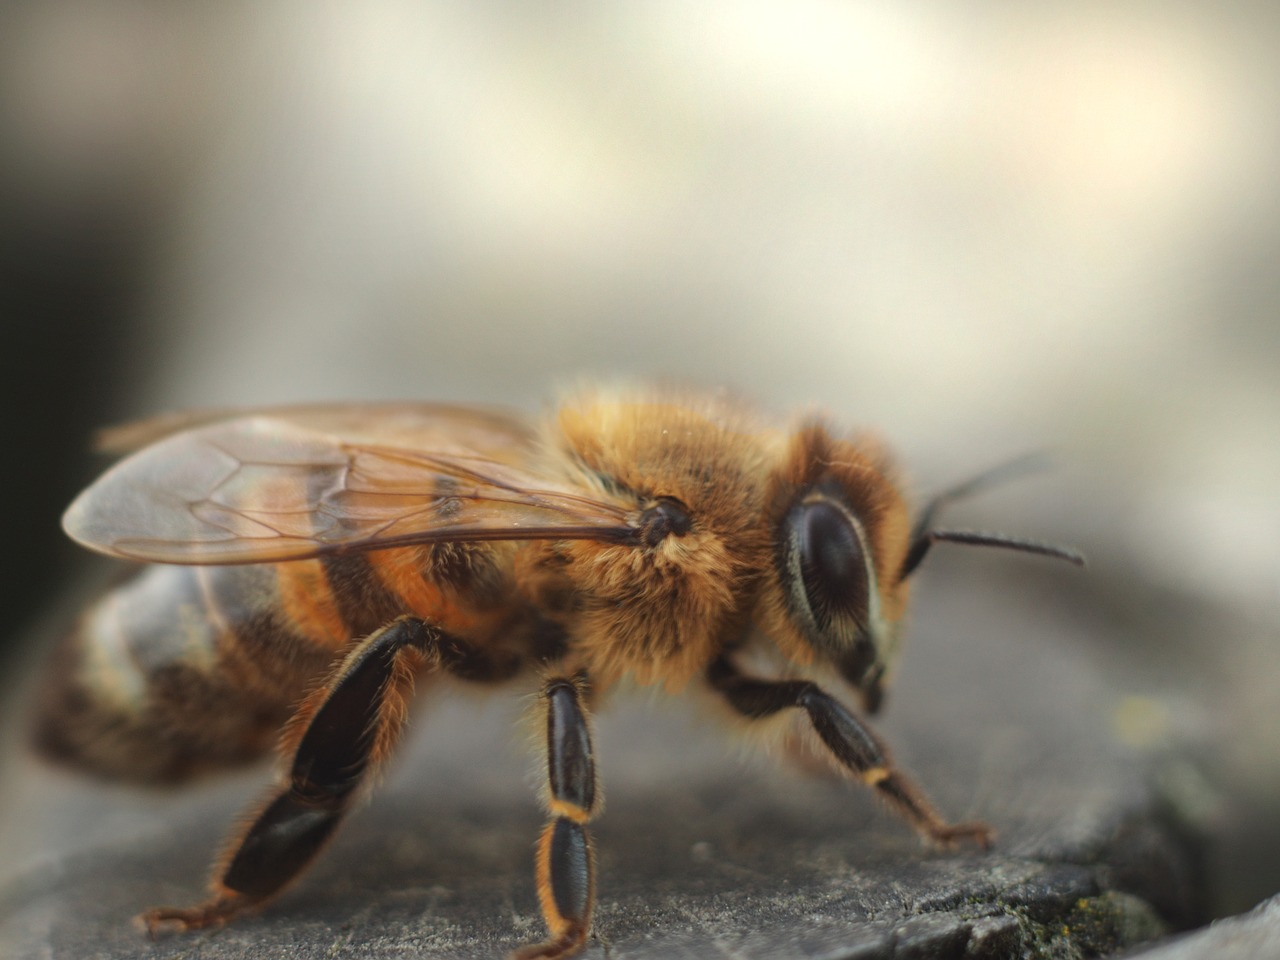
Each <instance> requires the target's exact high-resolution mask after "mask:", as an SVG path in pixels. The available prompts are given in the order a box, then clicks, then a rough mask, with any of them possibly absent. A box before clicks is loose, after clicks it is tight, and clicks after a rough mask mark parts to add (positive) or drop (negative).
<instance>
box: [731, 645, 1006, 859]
mask: <svg viewBox="0 0 1280 960" xmlns="http://www.w3.org/2000/svg"><path fill="white" fill-rule="evenodd" d="M707 681H708V682H709V683H710V684H711V687H712V688H713V689H715V690H716V691H717V692H719V693H720V694H721V695H722V696H723V697H724V698H725V700H726V701H727V702H728V703H729V705H730V706H731V707H733V709H734V710H736V711H737V712H738V713H740V714H742V715H743V716H744V717H747V718H748V719H753V720H754V719H763V718H765V717H769V716H772V715H773V714H775V713H777V712H779V711H780V710H785V709H788V708H792V707H795V708H799V709H802V710H804V711H805V712H806V713H807V714H808V716H809V722H810V723H811V724H812V725H813V729H814V732H815V733H817V735H818V738H819V739H820V740H821V741H822V743H823V744H824V745H825V746H826V748H827V750H829V751H830V752H831V754H832V756H833V757H834V758H835V759H836V761H837V762H838V763H839V764H840V766H841V767H842V768H843V769H844V770H845V772H847V773H849V774H852V775H854V776H856V777H857V778H858V779H860V780H861V781H862V782H863V783H865V784H867V786H869V787H872V788H873V789H875V790H876V791H877V792H878V793H879V794H880V796H881V797H883V798H884V800H886V801H887V802H888V804H889V805H890V806H891V807H892V808H893V809H894V810H895V811H896V812H897V813H898V814H899V815H900V816H901V817H902V818H903V819H904V820H906V821H907V822H908V823H909V824H911V826H912V827H914V828H915V830H916V832H917V833H919V834H920V835H921V836H922V837H924V838H926V839H928V840H930V841H932V842H933V843H936V844H939V845H942V846H950V845H952V844H954V843H956V842H957V841H960V840H968V841H972V842H973V843H976V844H977V845H978V846H980V847H982V848H983V849H986V848H987V847H989V846H991V842H992V840H993V839H994V838H995V831H994V830H993V829H992V828H991V827H990V826H989V825H988V824H986V823H982V822H978V821H975V822H972V823H954V824H953V823H948V822H947V821H946V820H944V819H943V818H942V816H941V814H939V813H938V812H937V810H935V809H934V807H933V805H932V804H931V803H930V802H929V800H928V799H927V798H926V797H925V795H924V792H923V791H922V790H921V789H920V788H919V787H918V786H917V785H916V784H915V783H914V782H913V781H912V780H911V778H910V777H908V776H907V775H906V774H905V773H903V772H902V771H901V770H898V769H897V768H895V767H894V765H893V761H892V760H891V759H890V758H889V751H888V749H887V748H886V747H885V746H884V744H883V743H881V742H880V739H879V738H878V737H877V736H876V735H875V734H874V733H872V732H871V730H870V729H869V728H868V727H867V726H866V724H864V723H863V722H862V721H861V720H859V719H858V717H857V716H855V715H854V714H853V713H852V712H850V711H849V710H848V708H846V707H845V706H844V705H843V704H841V703H840V701H838V700H836V699H835V698H834V697H832V696H831V695H830V694H828V693H825V692H824V691H823V690H822V689H821V688H820V687H819V686H818V685H817V684H815V683H812V682H810V681H808V680H761V679H758V678H755V677H749V676H746V675H745V674H743V673H740V672H739V671H738V669H737V667H735V666H734V665H733V664H732V663H730V662H729V660H727V659H725V658H723V657H722V658H721V659H719V660H717V661H716V662H715V663H713V664H712V665H711V667H710V668H708V670H707Z"/></svg>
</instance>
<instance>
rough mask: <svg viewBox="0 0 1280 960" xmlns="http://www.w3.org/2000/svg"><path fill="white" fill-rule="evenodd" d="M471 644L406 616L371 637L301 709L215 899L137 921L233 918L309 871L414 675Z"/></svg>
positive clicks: (393, 735) (400, 717)
mask: <svg viewBox="0 0 1280 960" xmlns="http://www.w3.org/2000/svg"><path fill="white" fill-rule="evenodd" d="M463 646H465V644H464V642H463V641H460V640H458V639H457V638H455V637H451V636H448V635H446V634H443V633H441V632H440V631H439V630H437V629H436V628H434V627H432V626H430V625H429V624H427V623H425V622H423V621H422V620H418V619H415V618H411V617H402V618H400V619H398V620H395V621H393V622H392V623H390V624H388V625H387V626H386V627H383V628H382V629H381V630H378V631H376V632H374V633H372V634H370V635H369V636H368V637H367V638H366V639H364V640H363V641H361V642H360V643H359V644H358V645H356V647H355V648H354V649H352V651H351V652H350V653H349V654H348V655H347V656H346V657H344V658H343V659H342V661H341V662H340V663H339V664H338V666H337V667H336V668H335V669H334V671H333V672H332V674H331V675H330V677H329V679H328V680H327V681H326V682H325V683H324V684H323V685H321V686H320V687H319V688H317V689H316V690H315V691H314V692H313V693H312V694H311V695H310V696H308V697H307V698H306V699H305V700H304V701H303V702H302V704H301V706H299V708H298V710H297V712H296V713H295V715H294V718H293V719H292V720H291V721H290V724H289V726H288V728H287V729H286V733H285V735H284V737H283V738H282V742H281V750H282V753H284V754H285V755H286V756H290V761H289V767H288V770H289V773H288V782H287V784H285V785H284V786H283V787H282V788H281V789H279V790H278V791H276V792H275V793H273V794H272V795H271V796H270V797H269V798H268V800H267V802H266V803H265V805H263V806H262V807H260V808H258V810H257V812H256V813H254V814H253V815H252V816H251V817H250V818H249V819H248V821H247V826H246V827H245V828H244V829H242V830H240V831H238V832H237V833H235V834H233V835H232V837H231V839H230V841H229V842H228V844H227V846H226V854H225V855H224V857H223V858H221V859H220V860H219V862H218V863H219V866H218V868H217V869H216V871H215V878H214V880H213V881H212V883H211V884H210V887H211V893H212V898H211V899H210V900H209V901H208V902H206V903H204V904H202V905H200V906H196V907H192V908H188V909H178V908H168V907H162V908H158V909H155V910H150V911H148V912H147V913H145V914H143V915H142V916H141V917H140V918H139V919H140V920H141V921H142V922H143V923H144V924H145V925H146V926H147V928H148V929H149V930H151V931H153V932H154V931H156V930H157V929H160V928H163V927H176V928H178V929H193V928H199V927H205V926H211V925H217V924H221V923H225V922H227V921H228V920H230V919H231V918H232V917H233V916H234V915H236V914H237V913H241V912H245V911H252V910H254V909H256V908H257V907H259V906H261V905H262V904H264V903H265V902H266V901H268V900H270V899H271V898H272V897H274V896H275V895H276V894H277V893H279V891H280V890H281V889H283V888H284V887H285V886H286V885H287V884H288V883H289V882H290V881H292V880H293V879H294V878H295V877H297V876H298V875H299V874H301V873H302V872H303V870H304V869H306V867H307V866H308V865H309V864H310V863H311V861H312V860H313V859H314V858H315V856H316V855H317V854H318V853H319V852H320V850H321V849H323V847H324V846H325V844H326V843H327V842H328V840H329V839H330V838H331V837H332V835H333V833H334V832H335V830H336V829H337V827H338V825H339V823H340V822H341V821H342V818H343V817H344V816H346V814H347V812H348V811H349V810H350V808H351V805H352V800H353V798H354V796H355V795H356V793H357V791H358V789H359V788H360V787H361V785H362V784H364V783H365V782H366V781H367V780H368V777H369V773H370V772H371V771H372V770H373V769H374V768H376V767H377V766H378V764H380V763H381V762H382V761H383V760H384V759H385V758H386V756H387V755H388V754H389V753H390V752H391V750H392V748H393V747H394V745H395V743H396V740H397V738H398V736H399V734H400V731H401V728H402V727H403V725H404V719H405V713H406V704H407V701H408V698H409V696H410V695H411V693H412V691H413V680H414V675H415V674H416V673H417V672H419V671H420V670H422V669H424V668H426V667H429V666H435V667H439V668H443V669H450V668H451V667H452V666H454V662H455V661H456V660H457V659H458V656H457V655H458V652H459V650H460V649H461V648H462V647H463Z"/></svg>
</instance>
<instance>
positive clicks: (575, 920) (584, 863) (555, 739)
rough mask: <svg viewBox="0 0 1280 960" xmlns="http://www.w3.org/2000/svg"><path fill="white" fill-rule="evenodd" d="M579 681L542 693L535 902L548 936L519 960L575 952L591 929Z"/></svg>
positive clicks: (592, 794)
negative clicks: (543, 743) (543, 744)
mask: <svg viewBox="0 0 1280 960" xmlns="http://www.w3.org/2000/svg"><path fill="white" fill-rule="evenodd" d="M584 682H585V681H584V680H583V679H582V678H580V677H579V678H575V679H567V678H564V677H557V678H554V679H552V680H549V681H547V683H546V684H545V685H544V687H543V689H542V697H543V701H544V702H545V704H546V710H547V780H548V793H547V804H546V805H547V812H548V813H549V814H550V815H551V819H550V820H549V821H548V823H547V825H546V827H545V828H544V829H543V831H542V835H541V836H540V837H539V838H538V854H537V883H538V902H539V905H540V906H541V907H542V916H543V918H544V919H545V920H546V922H547V928H548V930H549V931H550V934H551V937H550V939H548V940H547V941H546V942H545V943H538V944H531V945H530V946H527V947H524V948H522V949H520V950H517V951H516V953H515V955H514V956H515V957H516V958H518V960H533V958H535V957H540V958H547V960H555V958H559V957H567V956H569V955H571V954H574V953H577V952H578V950H580V949H581V948H582V945H583V943H584V942H586V939H587V934H588V933H589V932H590V930H591V909H592V906H593V905H594V901H595V851H594V849H593V847H592V843H591V835H590V834H589V833H588V832H587V827H586V824H587V822H588V821H589V820H590V819H591V818H592V817H593V816H594V815H595V813H596V812H598V809H599V796H598V794H599V791H598V789H597V784H596V769H595V757H594V754H593V750H592V746H591V729H590V727H589V726H588V724H587V715H586V711H585V710H584V708H583V704H582V700H583V696H584V693H585V691H584V690H583V684H584Z"/></svg>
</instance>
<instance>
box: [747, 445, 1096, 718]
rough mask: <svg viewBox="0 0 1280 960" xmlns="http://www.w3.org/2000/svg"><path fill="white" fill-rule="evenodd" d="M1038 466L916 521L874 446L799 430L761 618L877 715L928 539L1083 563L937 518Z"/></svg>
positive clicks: (1003, 470) (953, 495)
mask: <svg viewBox="0 0 1280 960" xmlns="http://www.w3.org/2000/svg"><path fill="white" fill-rule="evenodd" d="M1035 462H1036V459H1034V458H1024V459H1022V460H1017V461H1014V462H1012V463H1009V464H1006V465H1004V466H1001V467H998V468H997V469H995V470H992V471H989V472H987V473H985V474H981V475H980V476H978V477H975V478H974V479H972V480H969V481H967V482H965V483H963V484H960V485H959V486H956V487H954V488H952V489H950V490H947V491H944V492H943V493H941V494H939V495H938V496H936V497H935V498H934V499H933V500H931V501H930V502H929V503H928V504H926V505H925V508H924V509H923V511H921V513H920V515H919V517H917V518H916V520H915V522H914V523H912V522H911V521H910V519H909V515H908V511H907V507H906V504H905V503H904V501H903V499H902V496H901V495H900V494H899V492H898V483H897V481H896V479H895V478H894V476H893V474H892V472H891V470H890V469H889V467H888V461H887V458H886V457H885V455H884V454H883V452H882V451H881V449H880V447H879V445H878V444H875V443H868V442H865V441H862V442H858V443H853V442H851V441H847V440H840V439H836V438H833V437H832V436H831V435H830V434H828V433H827V432H826V430H825V429H824V428H822V427H821V426H810V427H808V428H806V429H805V430H802V431H800V432H799V433H798V434H797V435H796V438H795V440H794V441H793V446H792V449H791V451H790V456H789V459H788V463H787V468H786V471H785V472H784V474H783V475H782V477H781V479H780V482H779V483H778V485H777V488H776V490H775V492H774V496H773V501H772V502H773V504H774V510H773V516H774V517H775V518H776V519H775V534H774V567H775V573H776V577H774V578H773V582H772V585H771V586H770V585H769V584H768V583H767V584H766V589H765V591H764V596H763V602H762V608H763V611H764V612H763V614H762V615H758V616H757V621H758V622H760V623H761V625H762V626H763V627H764V628H765V631H766V632H767V633H769V634H770V635H771V636H772V637H774V639H775V641H776V642H777V643H778V645H779V647H780V648H781V649H782V651H783V652H784V653H785V654H787V655H788V656H790V657H791V659H792V660H795V661H797V662H800V663H806V662H809V661H811V660H813V659H815V658H816V659H820V660H823V661H826V662H827V663H829V664H831V665H832V666H834V667H835V669H836V670H837V671H838V672H839V673H840V675H841V676H842V677H843V678H844V679H845V680H847V681H848V682H849V683H850V684H852V685H853V686H854V687H855V688H856V689H857V690H858V692H859V693H860V694H861V696H862V700H863V705H864V706H865V707H866V709H867V711H868V712H871V713H874V712H875V711H876V710H877V709H879V707H880V703H881V700H882V699H883V696H884V689H885V684H886V679H887V676H888V675H889V674H890V673H891V672H892V669H893V667H894V665H895V662H896V660H897V655H898V647H899V635H900V630H901V623H902V619H903V612H904V610H905V607H906V603H907V592H908V587H907V580H908V578H909V577H910V576H911V574H912V573H913V572H914V571H915V570H916V568H917V567H918V566H919V565H920V562H921V561H922V560H923V559H924V557H925V554H926V553H927V552H928V551H929V548H930V546H931V545H932V544H934V543H938V542H950V543H961V544H969V545H975V546H988V547H1002V548H1004V549H1009V550H1016V551H1019V552H1022V553H1033V554H1039V555H1041V556H1047V557H1053V558H1056V559H1059V560H1066V561H1068V562H1069V563H1074V564H1077V565H1082V564H1083V563H1084V558H1083V557H1082V556H1081V555H1080V554H1079V553H1078V552H1077V551H1075V550H1072V549H1070V548H1068V547H1060V546H1055V545H1054V544H1049V543H1042V542H1040V541H1037V540H1027V539H1023V538H1021V537H1012V536H1008V535H1006V534H1000V533H981V532H974V531H965V530H940V529H937V528H935V527H934V526H933V520H934V518H935V516H936V514H937V513H938V511H939V510H940V509H941V507H942V506H944V505H945V504H947V503H949V502H950V501H952V500H955V499H958V498H960V497H963V496H967V495H969V494H971V493H973V492H975V491H977V490H980V489H983V488H985V487H986V486H988V485H989V484H991V483H993V482H995V481H996V480H999V479H1003V478H1004V477H1006V476H1007V475H1009V474H1011V473H1014V472H1020V471H1022V470H1025V469H1026V468H1027V467H1028V466H1029V465H1033V464H1034V463H1035Z"/></svg>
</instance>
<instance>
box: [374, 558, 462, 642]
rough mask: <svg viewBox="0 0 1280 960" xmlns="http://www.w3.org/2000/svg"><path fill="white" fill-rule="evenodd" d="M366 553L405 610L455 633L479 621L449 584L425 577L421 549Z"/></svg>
mask: <svg viewBox="0 0 1280 960" xmlns="http://www.w3.org/2000/svg"><path fill="white" fill-rule="evenodd" d="M367 557H368V559H369V564H370V566H371V567H372V568H373V570H374V572H375V573H376V574H377V576H378V579H379V580H380V581H381V582H382V584H383V586H384V587H386V588H387V589H388V590H390V591H391V592H393V593H394V594H395V595H396V596H397V597H399V598H400V600H401V601H402V602H403V604H404V606H405V608H406V612H408V613H412V614H414V615H415V616H418V617H422V618H423V619H424V620H428V621H430V622H432V623H434V624H437V625H438V626H440V627H442V628H444V629H445V630H448V631H450V632H455V633H462V634H467V633H471V632H472V631H473V630H474V629H475V628H476V626H477V625H478V623H479V621H478V619H477V617H476V616H475V613H474V612H473V611H472V610H471V609H470V607H468V606H464V605H463V604H462V603H461V602H459V598H458V594H457V591H456V590H455V589H454V588H453V587H452V586H442V585H441V584H439V583H434V582H432V581H431V580H428V579H427V577H426V576H425V574H424V569H425V563H424V558H423V553H422V551H421V550H414V549H409V550H403V549H402V550H378V551H374V552H372V553H369V554H367Z"/></svg>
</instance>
